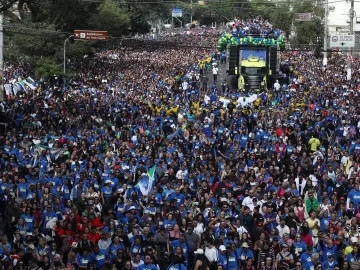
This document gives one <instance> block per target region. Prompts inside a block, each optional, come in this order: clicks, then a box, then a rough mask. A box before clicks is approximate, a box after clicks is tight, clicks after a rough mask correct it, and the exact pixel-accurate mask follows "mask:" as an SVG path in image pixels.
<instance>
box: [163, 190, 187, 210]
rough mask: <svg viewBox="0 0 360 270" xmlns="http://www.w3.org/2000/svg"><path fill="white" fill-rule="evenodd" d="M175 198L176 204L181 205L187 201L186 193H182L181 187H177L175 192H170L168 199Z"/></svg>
mask: <svg viewBox="0 0 360 270" xmlns="http://www.w3.org/2000/svg"><path fill="white" fill-rule="evenodd" d="M171 199H174V200H176V206H177V207H180V204H182V203H184V201H185V195H184V194H182V193H180V188H178V187H177V188H175V193H172V194H170V196H168V198H167V200H168V201H169V200H171Z"/></svg>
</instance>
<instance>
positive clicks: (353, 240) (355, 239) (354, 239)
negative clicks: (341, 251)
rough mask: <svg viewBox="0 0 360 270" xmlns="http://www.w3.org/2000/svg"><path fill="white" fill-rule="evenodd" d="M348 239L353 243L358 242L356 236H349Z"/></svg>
mask: <svg viewBox="0 0 360 270" xmlns="http://www.w3.org/2000/svg"><path fill="white" fill-rule="evenodd" d="M350 241H351V242H353V243H359V239H358V238H357V237H355V236H353V237H351V238H350Z"/></svg>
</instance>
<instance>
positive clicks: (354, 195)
mask: <svg viewBox="0 0 360 270" xmlns="http://www.w3.org/2000/svg"><path fill="white" fill-rule="evenodd" d="M350 201H351V202H354V205H355V206H357V205H358V204H359V203H360V190H359V184H358V183H355V185H354V189H352V190H351V191H350V192H349V194H348V196H347V201H346V205H347V207H349V204H350Z"/></svg>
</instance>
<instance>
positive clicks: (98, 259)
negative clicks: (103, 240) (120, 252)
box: [90, 245, 108, 270]
mask: <svg viewBox="0 0 360 270" xmlns="http://www.w3.org/2000/svg"><path fill="white" fill-rule="evenodd" d="M90 259H91V261H93V262H95V265H96V270H101V269H103V268H104V266H105V263H106V261H107V259H108V255H107V254H106V251H104V250H100V249H99V246H98V245H95V247H94V252H93V253H91V255H90Z"/></svg>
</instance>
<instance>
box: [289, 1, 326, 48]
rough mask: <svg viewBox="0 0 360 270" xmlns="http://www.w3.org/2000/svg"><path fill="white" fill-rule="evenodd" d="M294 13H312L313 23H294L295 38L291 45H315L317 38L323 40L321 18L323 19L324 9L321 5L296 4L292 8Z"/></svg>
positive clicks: (316, 3) (315, 3)
mask: <svg viewBox="0 0 360 270" xmlns="http://www.w3.org/2000/svg"><path fill="white" fill-rule="evenodd" d="M293 11H294V13H313V15H314V16H313V17H314V19H313V21H311V22H294V27H295V33H296V35H295V37H294V38H293V40H292V44H309V43H313V44H316V43H317V40H318V38H320V39H322V38H324V25H323V23H322V18H324V14H325V9H324V7H323V5H321V3H318V2H314V3H312V4H311V3H307V4H306V5H305V4H301V3H297V4H295V6H294V10H293Z"/></svg>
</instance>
